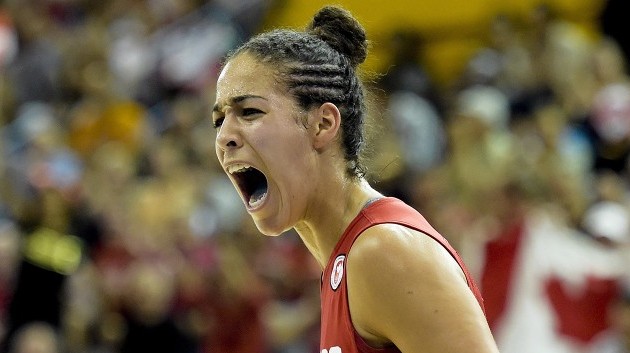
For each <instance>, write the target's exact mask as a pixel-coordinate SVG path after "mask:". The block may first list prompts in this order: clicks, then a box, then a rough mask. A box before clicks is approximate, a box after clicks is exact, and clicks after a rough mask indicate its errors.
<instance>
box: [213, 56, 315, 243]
mask: <svg viewBox="0 0 630 353" xmlns="http://www.w3.org/2000/svg"><path fill="white" fill-rule="evenodd" d="M303 114H304V113H303ZM212 120H213V122H214V124H215V127H216V129H217V137H216V152H217V157H218V158H219V162H220V163H221V165H222V167H223V169H224V171H225V172H226V174H227V175H228V177H229V178H230V180H231V181H232V184H234V187H235V188H236V189H237V191H238V193H239V194H240V196H241V198H242V200H243V202H244V203H245V207H246V208H247V211H248V212H249V214H250V215H251V216H252V218H253V219H254V222H255V223H256V226H257V227H258V229H259V230H260V231H261V232H262V233H263V234H266V235H278V234H280V233H282V232H284V231H286V230H288V229H290V228H292V227H293V226H294V225H295V223H296V222H298V221H299V220H300V219H302V218H303V215H304V214H305V212H306V201H305V200H306V199H308V195H309V193H310V192H311V190H312V189H313V187H312V184H310V183H309V181H310V180H312V179H309V177H311V178H312V176H313V175H314V173H312V171H314V168H313V166H314V158H315V157H316V155H317V153H316V151H315V150H314V148H313V145H312V143H311V139H310V137H309V132H308V129H309V128H308V126H307V124H305V123H304V122H303V119H302V118H301V117H300V115H299V107H298V106H297V104H296V102H295V100H294V99H293V98H292V97H291V96H290V95H289V94H288V93H287V92H286V90H285V88H284V85H283V84H281V83H279V82H278V80H277V78H276V77H275V76H274V73H273V69H272V67H270V66H269V65H267V64H261V63H259V62H258V61H257V60H255V59H254V58H253V57H252V56H251V55H249V54H246V53H244V54H239V55H237V56H236V57H234V58H232V59H231V60H230V61H229V62H228V64H227V65H226V66H225V67H224V68H223V71H222V72H221V75H220V76H219V79H218V81H217V96H216V104H215V106H214V108H213V113H212Z"/></svg>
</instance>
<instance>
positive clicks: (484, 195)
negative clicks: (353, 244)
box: [0, 0, 630, 353]
mask: <svg viewBox="0 0 630 353" xmlns="http://www.w3.org/2000/svg"><path fill="white" fill-rule="evenodd" d="M610 3H611V4H612V3H613V1H612V0H610ZM272 4H273V2H266V1H262V0H238V1H230V0H213V1H202V0H134V1H130V0H111V1H97V0H12V1H11V0H5V1H3V2H0V70H1V71H0V135H1V140H0V350H1V351H2V353H30V352H33V353H35V352H37V353H62V352H63V353H66V352H67V353H84V352H86V353H87V352H89V353H92V352H94V353H101V352H102V353H118V352H120V353H138V352H155V353H162V352H164V353H171V352H173V353H174V352H178V353H197V352H200V353H215V352H238V353H248V352H251V353H311V352H317V351H318V341H319V332H318V330H319V281H320V269H319V268H318V267H317V265H316V264H315V263H314V262H313V260H312V259H311V257H310V255H309V254H308V252H307V251H306V249H305V248H304V247H303V246H302V245H301V243H300V240H299V238H298V237H297V234H295V233H294V232H288V233H287V234H284V235H283V236H281V237H276V238H265V237H262V236H261V235H260V234H258V232H257V230H256V228H255V226H254V225H253V223H252V222H251V220H250V217H249V216H248V215H247V214H246V213H245V211H244V207H243V206H242V202H241V201H240V199H239V198H238V196H237V195H236V192H235V191H234V190H233V187H232V185H231V184H230V183H229V181H227V180H226V179H225V178H224V177H223V173H222V171H221V170H220V168H219V167H218V164H217V162H216V157H215V151H214V136H215V132H214V130H213V128H212V126H211V121H210V119H208V107H209V106H211V104H209V103H213V101H214V97H213V94H214V93H213V91H214V83H215V80H216V75H217V73H218V70H219V68H220V64H221V59H222V57H223V56H224V54H225V53H226V52H228V51H229V50H230V49H232V48H234V46H236V45H238V43H240V42H242V41H243V40H244V39H246V38H248V37H249V36H250V35H252V34H253V33H256V31H257V30H258V29H259V28H260V27H261V24H262V23H263V21H264V19H265V15H266V14H267V13H268V11H269V9H270V6H272ZM604 11H606V10H604ZM602 17H603V16H602ZM602 22H603V21H602ZM605 25H606V26H608V23H602V29H601V30H599V31H597V33H592V32H588V31H584V30H583V29H582V28H580V27H579V26H576V25H575V24H572V23H571V22H570V21H567V20H565V19H563V18H562V17H561V16H558V14H556V13H554V11H553V8H551V7H548V6H539V7H536V8H534V9H532V11H531V13H529V14H528V15H527V16H526V17H524V18H523V17H515V16H509V15H504V14H500V15H497V16H496V17H495V18H494V19H493V21H492V23H489V24H488V31H487V32H488V37H487V38H486V45H485V46H484V47H483V48H480V50H479V51H478V52H477V53H475V55H473V56H472V57H471V58H470V60H469V61H468V62H467V64H466V67H465V69H464V70H463V72H462V74H461V77H459V79H458V80H457V81H456V82H454V83H453V84H452V85H449V86H448V87H443V86H438V85H436V84H434V83H433V81H432V79H431V76H430V74H429V73H428V72H427V71H426V70H425V69H424V68H423V66H422V64H421V56H420V54H421V53H422V50H423V40H425V39H424V38H423V37H422V36H421V35H420V34H419V33H414V32H411V31H402V30H401V31H399V32H395V33H393V35H392V37H391V43H390V45H391V46H392V50H393V52H394V53H395V55H394V60H393V61H392V62H391V63H387V66H386V67H383V69H382V72H380V73H376V75H372V76H371V77H373V78H374V79H372V80H370V82H369V84H368V86H369V87H370V88H371V91H372V92H373V97H372V98H373V101H374V103H375V104H374V110H373V115H374V116H373V118H372V119H371V122H370V125H371V126H370V127H369V129H368V131H370V132H371V134H370V146H371V147H370V151H368V159H367V160H368V167H369V169H370V175H369V177H370V179H371V180H372V181H373V182H374V183H375V184H376V187H377V188H378V189H380V190H382V191H383V192H385V193H386V194H388V195H392V196H397V197H399V198H401V199H403V200H405V201H407V202H409V203H410V204H411V205H413V206H414V207H416V208H417V209H418V210H420V211H421V212H422V213H423V214H424V215H425V216H426V217H427V218H428V219H429V220H430V221H431V223H432V224H433V225H434V226H435V228H437V229H438V230H439V231H440V232H441V233H442V234H443V235H444V236H445V237H447V238H448V239H449V240H450V241H451V242H452V243H453V245H454V246H455V247H456V248H457V249H458V250H459V251H460V252H461V253H462V255H463V256H464V258H465V259H466V261H467V263H468V264H469V265H470V267H471V268H472V269H473V272H474V273H475V275H476V276H477V278H478V280H479V282H480V284H481V287H482V291H483V293H484V297H485V303H486V312H487V316H488V319H489V321H490V324H491V327H492V329H493V332H494V334H495V337H496V338H497V341H498V343H499V345H500V348H501V351H502V352H505V353H518V352H523V353H525V352H546V353H556V352H567V353H569V352H571V353H574V352H577V353H582V352H583V353H586V352H589V353H595V352H598V353H628V352H630V271H629V269H630V255H629V253H630V220H629V217H628V216H629V212H630V208H629V207H630V198H629V196H630V168H629V167H630V164H629V162H630V160H629V159H628V157H629V154H630V80H629V78H630V76H628V73H627V71H626V68H627V64H628V62H629V61H628V54H627V50H628V49H627V47H624V46H623V45H621V44H622V42H621V41H620V39H618V37H616V36H615V35H614V33H613V32H607V30H605V29H607V28H611V27H610V26H609V27H606V26H605Z"/></svg>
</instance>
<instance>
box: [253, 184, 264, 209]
mask: <svg viewBox="0 0 630 353" xmlns="http://www.w3.org/2000/svg"><path fill="white" fill-rule="evenodd" d="M265 195H267V188H262V187H261V188H258V189H256V190H255V191H254V192H253V193H252V196H251V197H250V198H249V206H251V207H254V206H256V205H258V204H259V203H260V202H261V201H262V200H263V199H264V198H265Z"/></svg>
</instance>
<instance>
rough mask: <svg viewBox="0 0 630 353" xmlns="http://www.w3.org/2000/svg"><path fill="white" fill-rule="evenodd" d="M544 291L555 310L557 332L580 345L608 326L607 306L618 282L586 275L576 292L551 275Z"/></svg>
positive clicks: (617, 289)
mask: <svg viewBox="0 0 630 353" xmlns="http://www.w3.org/2000/svg"><path fill="white" fill-rule="evenodd" d="M545 291H546V294H547V297H548V299H549V301H550V302H551V304H552V307H553V309H554V311H555V313H556V319H557V327H556V329H557V330H558V333H559V334H561V335H564V336H568V337H571V338H574V339H576V340H577V341H578V342H581V343H583V344H587V343H589V342H590V341H591V340H592V339H593V337H595V336H596V335H597V334H599V333H600V332H602V331H605V330H607V329H608V328H609V324H610V320H609V310H608V309H609V307H610V305H611V304H612V303H613V302H614V300H615V299H616V298H617V295H618V291H619V283H618V282H617V281H616V280H615V279H612V278H598V277H594V276H588V277H587V278H586V281H585V285H584V288H582V290H580V291H579V293H577V292H576V293H573V292H571V291H569V290H567V286H566V285H564V284H563V281H562V279H561V278H558V277H556V276H551V277H549V278H547V280H546V281H545Z"/></svg>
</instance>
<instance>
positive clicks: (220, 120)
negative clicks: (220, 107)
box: [212, 116, 225, 129]
mask: <svg viewBox="0 0 630 353" xmlns="http://www.w3.org/2000/svg"><path fill="white" fill-rule="evenodd" d="M223 119H225V118H224V117H222V116H220V117H218V118H216V119H214V121H213V122H212V126H214V128H215V129H218V128H220V127H221V125H223Z"/></svg>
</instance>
